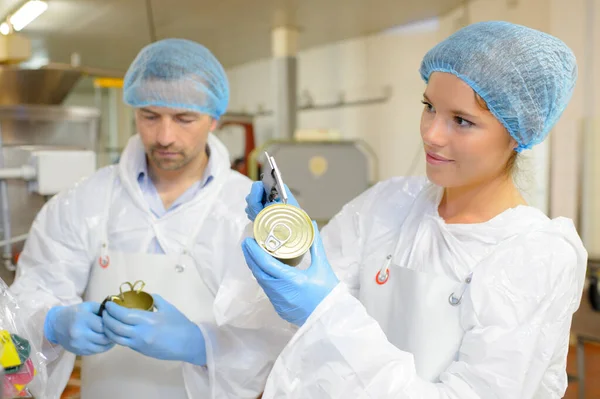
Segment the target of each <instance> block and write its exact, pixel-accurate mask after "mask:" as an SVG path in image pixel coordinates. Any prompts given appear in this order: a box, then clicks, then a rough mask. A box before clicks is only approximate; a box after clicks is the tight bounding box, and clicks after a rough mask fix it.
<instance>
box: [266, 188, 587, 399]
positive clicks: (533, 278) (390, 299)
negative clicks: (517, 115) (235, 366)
mask: <svg viewBox="0 0 600 399" xmlns="http://www.w3.org/2000/svg"><path fill="white" fill-rule="evenodd" d="M442 194H443V190H442V189H441V188H439V187H437V186H434V185H432V184H431V183H429V182H427V181H426V180H425V179H422V178H395V179H391V180H388V181H386V182H382V183H379V184H377V185H376V186H375V187H373V188H371V189H370V190H368V191H367V192H365V193H363V194H362V195H360V196H359V197H358V198H356V199H355V200H353V201H351V202H350V203H349V204H347V205H346V206H345V207H344V208H343V209H342V211H341V212H340V213H339V214H338V215H337V216H335V218H333V219H332V221H331V222H330V223H329V224H328V225H327V226H326V227H325V228H324V229H323V231H322V236H323V242H324V245H325V249H326V252H327V257H328V260H329V262H330V264H331V265H332V267H333V269H334V270H335V272H336V274H337V275H338V277H339V278H340V280H341V281H342V283H340V284H339V285H338V286H337V287H336V288H335V289H334V290H333V291H332V292H331V293H330V294H329V295H328V296H327V297H326V298H325V299H324V300H323V302H321V304H319V306H318V307H317V308H316V309H315V311H314V312H313V314H312V315H311V316H310V317H309V318H308V320H307V321H306V323H305V324H304V325H303V326H302V327H301V328H300V329H299V330H298V332H297V333H296V334H295V336H294V337H293V338H292V339H291V341H290V342H289V343H288V345H287V346H286V348H285V349H284V350H283V352H282V353H281V355H280V357H279V358H278V359H277V361H276V363H275V366H274V368H273V370H272V373H271V375H270V376H269V379H268V381H267V387H266V389H265V394H264V396H263V397H264V398H288V399H289V398H297V399H300V398H302V399H304V398H353V399H359V398H377V399H384V398H394V399H399V398H412V399H416V398H418V399H442V398H444V399H450V398H452V399H493V398H497V399H508V398H514V399H517V398H519V399H529V398H539V399H542V398H543V399H550V398H560V397H562V396H563V393H564V392H565V389H566V386H567V376H566V371H565V368H566V356H567V351H568V348H569V329H570V325H571V319H572V314H573V313H574V312H575V310H576V309H577V308H578V306H579V303H580V300H581V295H582V290H583V284H584V278H585V270H586V262H587V253H586V251H585V249H584V248H583V246H582V243H581V240H580V239H579V236H578V235H577V233H576V231H575V229H574V226H573V224H572V223H571V221H570V220H568V219H565V218H557V219H554V220H550V219H549V218H548V217H546V216H545V215H544V214H543V213H542V212H541V211H539V210H537V209H535V208H532V207H528V206H518V207H516V208H513V209H510V210H507V211H505V212H503V213H502V214H500V215H498V216H496V217H495V218H493V219H491V220H489V221H487V222H485V223H479V224H451V225H449V224H446V223H445V222H444V220H443V219H442V218H441V217H440V216H439V214H438V212H437V208H438V205H439V202H440V200H441V197H442ZM389 255H392V258H391V259H388V257H389ZM382 273H383V274H384V275H385V276H387V279H386V278H381V279H380V280H377V279H376V276H377V275H378V274H380V275H381V274H382ZM385 276H384V277H385Z"/></svg>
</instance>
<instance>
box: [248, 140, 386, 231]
mask: <svg viewBox="0 0 600 399" xmlns="http://www.w3.org/2000/svg"><path fill="white" fill-rule="evenodd" d="M265 151H267V152H268V153H269V154H270V155H271V156H273V157H274V158H275V159H276V160H277V166H278V167H279V170H280V171H281V174H282V176H283V179H284V181H285V182H286V184H287V185H288V187H289V188H290V191H292V193H293V194H294V196H295V197H296V199H297V200H298V203H299V204H300V206H301V207H302V208H303V209H304V210H305V211H306V213H308V214H309V215H310V217H311V218H312V219H314V220H315V221H317V223H319V224H320V225H323V224H325V223H327V222H328V221H329V219H331V218H332V217H333V216H335V214H336V213H337V212H339V211H340V210H341V208H342V206H343V205H344V204H346V203H347V202H348V201H350V200H351V199H353V198H354V197H356V196H357V195H359V194H360V193H362V192H363V191H365V190H366V189H368V188H369V187H370V186H371V185H372V184H373V182H375V181H376V180H377V166H376V165H377V160H376V157H375V155H374V153H373V151H372V150H371V149H370V147H368V146H367V145H366V144H365V143H363V142H362V141H271V142H268V143H266V144H265V145H263V146H262V147H260V148H257V149H256V150H254V151H253V152H252V153H251V155H250V161H249V163H248V165H249V172H250V173H249V176H250V178H251V179H253V180H258V178H259V174H260V173H259V163H264V162H266V160H265V159H263V156H264V155H263V154H264V152H265Z"/></svg>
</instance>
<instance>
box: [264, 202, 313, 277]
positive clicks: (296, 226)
mask: <svg viewBox="0 0 600 399" xmlns="http://www.w3.org/2000/svg"><path fill="white" fill-rule="evenodd" d="M254 239H255V240H256V242H257V243H258V245H260V246H261V247H262V248H263V249H264V250H265V251H267V253H269V254H271V256H273V257H274V258H276V259H279V260H280V261H281V262H283V263H285V264H286V265H289V266H297V265H298V264H299V263H300V262H301V261H302V258H303V257H304V254H305V253H306V252H308V250H309V249H310V247H311V245H312V243H313V241H314V239H315V229H314V226H313V224H312V221H311V220H310V217H309V216H308V215H307V214H306V212H304V211H303V210H302V209H300V208H298V207H295V206H293V205H287V204H274V205H270V206H268V207H266V208H265V209H263V210H262V211H261V212H260V213H259V214H258V215H257V216H256V219H255V220H254Z"/></svg>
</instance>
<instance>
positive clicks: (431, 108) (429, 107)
mask: <svg viewBox="0 0 600 399" xmlns="http://www.w3.org/2000/svg"><path fill="white" fill-rule="evenodd" d="M421 103H422V104H423V105H425V109H426V110H427V112H434V111H435V109H434V108H433V105H431V104H429V103H428V102H427V101H421Z"/></svg>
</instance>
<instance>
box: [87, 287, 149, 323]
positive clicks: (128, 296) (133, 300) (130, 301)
mask: <svg viewBox="0 0 600 399" xmlns="http://www.w3.org/2000/svg"><path fill="white" fill-rule="evenodd" d="M124 285H127V286H129V291H123V286H124ZM138 285H139V288H137V289H136V286H138ZM144 285H146V284H145V283H144V282H143V281H141V280H138V281H136V282H135V283H133V284H131V283H130V282H126V283H123V284H121V287H119V295H109V296H107V297H106V299H104V301H103V302H102V303H101V304H100V310H99V312H98V315H99V316H102V312H103V311H104V307H105V305H106V302H108V301H112V302H114V303H116V304H117V305H121V306H123V307H126V308H129V309H140V310H147V311H153V310H154V298H153V297H152V295H150V294H148V293H147V292H145V291H142V289H143V288H144Z"/></svg>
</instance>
